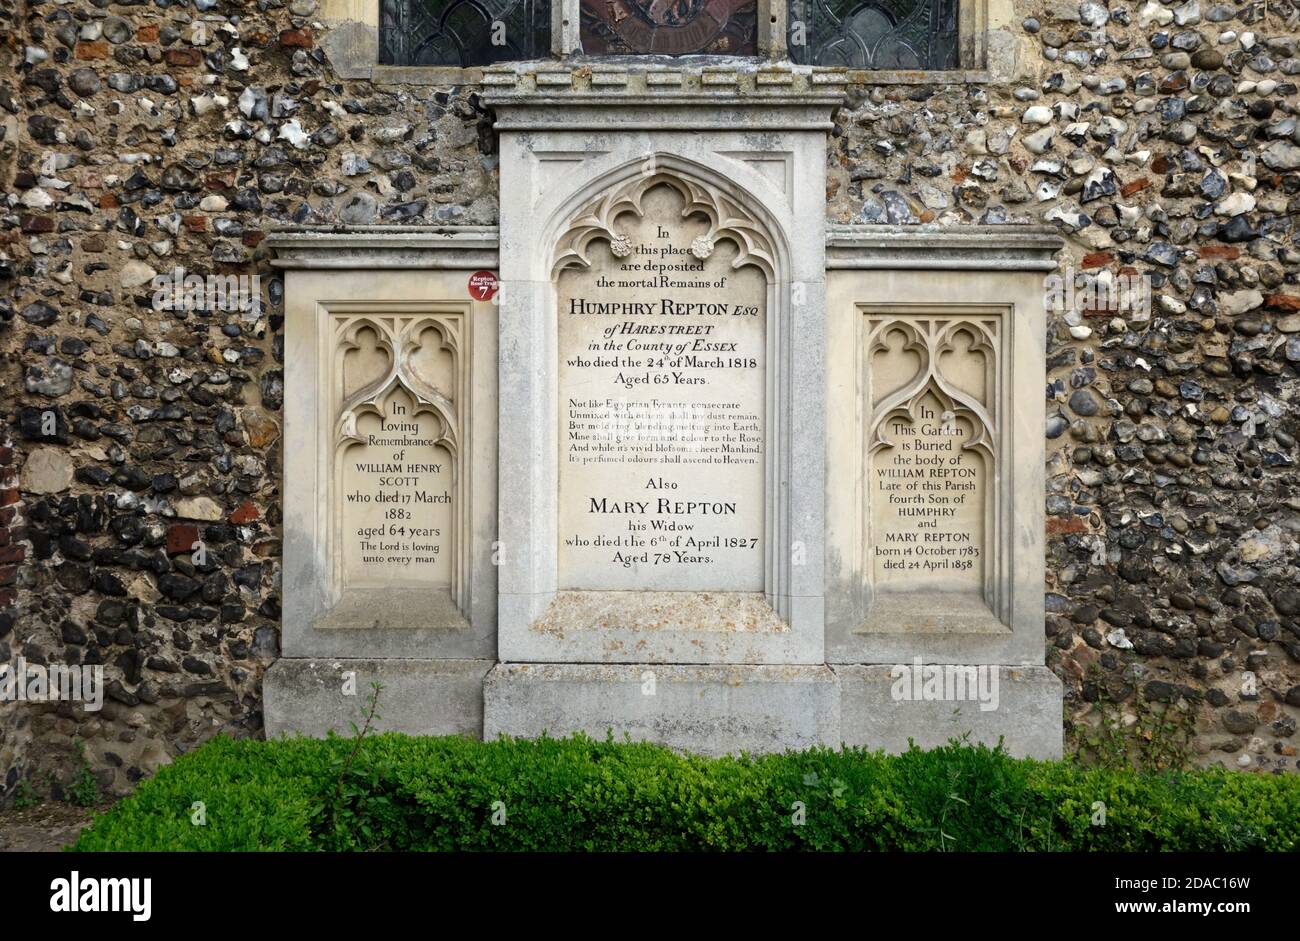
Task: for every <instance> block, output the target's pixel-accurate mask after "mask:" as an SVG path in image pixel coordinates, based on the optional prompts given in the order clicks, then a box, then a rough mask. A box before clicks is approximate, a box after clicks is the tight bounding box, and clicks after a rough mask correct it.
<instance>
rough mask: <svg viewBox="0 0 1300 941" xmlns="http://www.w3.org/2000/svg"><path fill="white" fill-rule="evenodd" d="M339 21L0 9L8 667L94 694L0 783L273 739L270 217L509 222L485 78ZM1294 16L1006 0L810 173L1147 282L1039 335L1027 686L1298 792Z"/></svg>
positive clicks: (63, 710)
mask: <svg viewBox="0 0 1300 941" xmlns="http://www.w3.org/2000/svg"><path fill="white" fill-rule="evenodd" d="M323 19H324V17H323V15H322V12H321V11H319V10H318V9H317V8H316V4H315V0H292V2H287V3H286V2H282V0H274V2H266V0H259V2H251V0H250V2H240V3H234V2H229V0H198V2H197V3H195V4H188V3H176V2H168V0H154V2H153V3H150V4H145V3H143V2H139V3H129V4H128V3H121V4H119V3H111V2H107V0H72V2H67V3H54V2H39V0H18V2H15V0H0V27H2V29H0V32H3V34H4V35H5V42H4V43H0V193H3V200H4V205H3V208H2V209H0V350H2V351H3V353H4V358H3V367H2V368H3V372H2V374H0V381H2V382H3V399H2V401H3V411H2V412H0V414H2V416H3V423H4V425H5V426H6V427H4V428H3V429H0V439H4V438H6V437H7V438H8V439H11V440H12V454H11V451H10V448H9V447H0V662H3V661H12V660H14V659H15V658H17V657H19V656H21V657H23V658H25V659H26V660H27V661H28V662H32V663H80V664H102V665H104V667H105V670H106V674H107V678H108V680H109V686H108V690H107V695H106V699H105V703H104V707H103V709H102V710H101V711H99V712H95V713H87V712H84V711H83V710H82V709H81V707H80V706H79V705H76V704H58V705H56V704H49V705H33V704H27V703H23V704H15V703H0V776H2V777H0V783H3V785H4V789H5V793H6V794H9V793H12V791H13V789H14V787H15V786H16V784H17V782H18V781H19V780H20V779H23V778H26V779H28V780H29V781H30V782H31V783H32V784H33V786H35V787H36V788H37V789H38V790H41V791H47V790H53V791H54V792H55V793H56V794H57V793H58V792H59V789H60V788H61V786H62V785H63V783H65V782H66V781H67V780H68V778H69V777H70V776H71V774H72V773H73V772H74V770H75V768H76V767H77V763H78V759H77V757H76V748H75V745H74V742H76V741H78V740H80V741H82V742H84V744H85V749H86V754H87V757H88V760H89V762H90V764H91V767H92V768H93V770H94V772H95V774H96V775H97V777H98V778H99V780H100V783H101V785H102V786H103V787H104V788H105V789H106V790H108V791H112V792H122V791H125V790H128V789H130V788H131V787H132V786H133V784H134V783H135V782H136V781H138V780H139V779H140V778H141V777H142V776H145V775H148V774H150V773H151V772H152V771H154V770H155V769H156V768H157V767H158V766H159V765H160V764H162V763H164V762H166V761H168V760H170V759H171V758H172V757H174V756H175V755H177V754H180V753H183V752H185V751H187V750H189V749H191V748H194V747H195V746H197V745H198V744H200V743H201V742H203V741H204V740H206V739H207V738H209V737H211V736H212V735H214V734H217V733H218V732H223V731H224V732H227V733H230V734H234V735H258V734H260V733H261V730H262V697H261V678H262V675H263V673H264V671H265V670H266V668H267V667H268V666H269V665H270V664H271V663H272V662H274V660H275V658H276V657H277V655H278V649H279V645H278V640H279V630H280V628H279V616H280V608H281V600H282V599H281V594H282V590H281V585H280V536H281V530H280V526H281V499H282V488H283V486H284V484H283V481H282V478H281V467H282V455H281V440H280V431H281V409H282V405H283V400H284V396H285V395H286V394H293V390H287V392H286V389H285V388H284V385H283V376H282V370H283V365H282V358H283V340H282V337H283V333H282V330H283V301H284V298H283V289H282V282H281V280H280V279H279V277H278V275H277V273H276V270H275V269H274V268H273V267H272V266H271V265H270V263H269V261H270V259H269V255H270V253H269V252H268V250H267V249H266V248H265V247H264V246H263V245H262V241H263V238H264V236H265V235H266V233H267V231H268V230H269V229H271V228H273V227H275V226H281V225H329V224H332V223H338V222H342V223H348V224H400V225H406V226H411V225H422V226H438V225H448V224H455V225H492V224H495V223H496V222H497V219H498V203H497V199H498V196H497V158H496V155H495V147H496V140H495V135H494V133H493V130H492V116H491V114H489V113H488V110H487V109H486V108H485V107H484V106H483V104H482V102H481V99H480V89H479V87H478V86H475V85H460V86H453V85H436V84H435V85H431V84H415V83H412V84H389V83H387V82H384V83H372V82H371V81H369V80H366V79H364V78H363V79H357V78H353V77H341V76H354V75H356V74H358V72H357V68H356V62H355V57H356V55H357V50H358V48H361V49H362V50H364V48H365V43H364V41H359V40H358V39H357V37H361V38H362V40H364V36H365V33H364V30H360V29H359V28H358V27H357V25H356V24H355V23H351V24H348V23H342V24H338V25H336V26H332V27H331V26H326V25H324V24H323V22H322V20H323ZM1298 26H1300V14H1298V13H1297V8H1296V6H1295V5H1294V4H1293V3H1291V2H1288V0H1274V2H1270V3H1268V4H1267V5H1266V4H1264V3H1262V2H1254V3H1245V4H1240V5H1239V4H1234V3H1226V2H1225V3H1210V2H1202V0H1188V2H1186V3H1182V4H1164V3H1160V2H1154V0H1153V2H1146V3H1143V4H1141V5H1139V4H1123V3H1112V4H1110V5H1109V6H1107V5H1106V4H1104V3H1101V2H1096V0H1088V2H1084V3H1082V4H1078V3H1072V2H1059V3H1043V2H1040V0H1024V2H1017V3H1016V4H1015V9H1014V13H1013V14H1012V15H1011V17H1010V19H1009V21H1008V23H1007V24H1005V25H1004V26H1003V27H1002V28H1001V29H1000V30H998V31H997V32H996V35H995V36H994V37H993V38H995V39H996V42H991V43H990V54H994V53H996V55H997V56H998V61H999V68H998V69H997V70H995V71H994V73H993V74H992V75H989V74H984V75H979V74H972V75H969V76H966V78H967V79H969V80H964V81H953V82H951V83H946V84H927V83H926V80H925V78H924V77H922V76H918V75H917V74H915V73H912V74H909V75H903V76H890V77H889V80H888V81H885V80H883V78H882V79H881V80H880V81H879V83H877V84H866V85H851V86H849V87H847V88H846V89H845V94H846V104H845V106H844V107H842V108H841V109H840V110H839V111H838V112H837V113H836V115H835V118H834V120H835V130H834V132H833V136H832V138H831V140H830V145H829V165H828V167H827V200H828V206H829V216H830V218H829V220H828V221H829V222H830V223H832V224H834V223H855V222H856V223H886V224H890V225H896V226H900V227H903V226H919V225H926V224H928V225H937V226H961V225H975V224H980V225H998V224H1010V223H1038V224H1043V223H1046V224H1049V225H1053V226H1055V227H1056V228H1057V230H1058V231H1059V232H1060V233H1061V234H1062V235H1063V236H1065V237H1066V240H1067V248H1066V250H1065V251H1064V252H1063V253H1062V257H1061V264H1062V267H1063V268H1072V269H1074V270H1075V271H1080V272H1086V273H1087V274H1088V275H1091V276H1094V277H1096V276H1103V277H1104V276H1107V275H1106V273H1107V272H1109V273H1110V275H1119V274H1136V275H1143V276H1148V277H1149V278H1150V279H1151V280H1150V283H1151V284H1152V286H1153V289H1154V295H1155V297H1154V302H1153V304H1152V307H1151V310H1150V312H1149V315H1143V313H1142V312H1141V311H1140V310H1139V311H1118V312H1116V311H1112V310H1103V309H1095V310H1091V311H1088V310H1085V311H1084V313H1083V315H1082V316H1075V315H1071V316H1065V315H1062V314H1051V315H1049V325H1048V345H1047V367H1048V376H1049V384H1048V388H1047V389H1046V395H1047V399H1048V401H1047V412H1048V419H1047V423H1046V427H1045V429H1044V433H1045V435H1046V437H1047V439H1048V466H1047V482H1048V486H1047V494H1046V511H1047V514H1048V523H1047V531H1048V557H1047V572H1048V576H1047V584H1046V585H1045V586H1044V590H1045V592H1046V599H1047V610H1048V612H1049V613H1048V615H1047V619H1046V623H1045V625H1044V637H1043V643H1044V644H1045V645H1046V647H1047V651H1048V664H1049V666H1051V667H1052V668H1053V669H1054V670H1055V671H1056V672H1057V673H1058V675H1059V676H1060V677H1061V679H1062V680H1063V681H1064V683H1065V686H1066V710H1067V729H1069V726H1070V724H1071V723H1088V722H1093V721H1096V714H1095V709H1094V703H1095V702H1096V701H1097V699H1098V697H1099V696H1102V695H1105V696H1106V697H1108V698H1111V699H1115V700H1118V701H1119V703H1120V710H1121V712H1122V713H1127V714H1129V715H1130V716H1131V715H1133V714H1135V710H1136V708H1137V703H1138V701H1139V699H1142V700H1147V701H1155V702H1158V703H1178V704H1181V708H1185V709H1186V710H1188V711H1190V714H1191V715H1192V717H1193V719H1194V721H1195V723H1196V728H1197V737H1196V741H1195V746H1196V748H1195V751H1196V760H1198V761H1200V762H1201V763H1206V764H1216V763H1217V764H1225V765H1229V766H1233V767H1238V766H1239V767H1249V768H1255V769H1260V770H1279V769H1287V770H1291V771H1294V770H1296V768H1297V751H1296V738H1295V732H1296V722H1297V717H1298V716H1300V588H1298V587H1297V586H1298V585H1300V565H1298V563H1297V534H1298V533H1300V470H1298V469H1297V460H1298V459H1300V451H1298V450H1297V444H1296V437H1297V435H1300V410H1298V409H1297V405H1298V400H1300V379H1298V378H1297V370H1300V284H1297V279H1298V278H1300V246H1297V244H1296V228H1297V221H1296V220H1297V212H1298V211H1300V127H1298V125H1297V110H1298V108H1300V96H1298V95H1297V82H1300V52H1298V51H1297V45H1298V44H1300V43H1298V40H1297V31H1298ZM332 37H333V38H332ZM331 55H335V56H336V57H337V58H338V59H339V60H340V62H342V61H343V60H347V61H346V62H345V63H344V64H343V66H342V67H341V70H339V69H336V65H338V64H339V63H335V62H332V61H331ZM178 267H179V268H183V269H184V271H185V273H187V274H197V275H200V276H203V275H206V274H209V273H215V274H223V275H225V274H229V275H244V276H253V275H256V276H259V277H260V278H261V285H260V287H261V293H262V297H263V302H264V303H263V306H262V308H261V310H260V311H253V312H249V311H238V310H236V311H227V310H221V309H213V310H191V311H186V310H177V311H166V310H158V309H156V305H154V304H153V303H152V302H153V295H154V287H153V283H152V282H153V279H154V277H155V276H156V275H157V274H161V273H167V272H170V271H173V270H174V269H176V268H178ZM51 414H52V415H53V416H54V417H53V420H51V419H50V418H49V416H50V415H51ZM829 485H830V486H834V482H833V481H832V482H830V484H829ZM196 543H201V544H202V545H203V547H204V548H205V550H206V551H205V552H203V553H201V554H199V555H198V556H196V555H195V552H194V547H195V544H196ZM1068 734H1069V733H1068V732H1067V735H1068Z"/></svg>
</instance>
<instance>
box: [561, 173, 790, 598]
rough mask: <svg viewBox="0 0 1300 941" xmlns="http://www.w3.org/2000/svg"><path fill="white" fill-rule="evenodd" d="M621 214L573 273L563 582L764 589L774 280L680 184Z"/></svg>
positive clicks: (564, 431)
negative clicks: (716, 228) (718, 229)
mask: <svg viewBox="0 0 1300 941" xmlns="http://www.w3.org/2000/svg"><path fill="white" fill-rule="evenodd" d="M638 210H639V211H638ZM613 223H614V224H613V225H612V226H611V230H612V232H613V233H614V234H613V237H612V238H609V237H607V238H600V239H595V240H593V241H592V242H591V243H590V244H589V245H587V246H586V251H587V260H588V261H589V262H590V264H589V265H587V266H573V267H568V268H565V269H564V270H563V271H562V272H561V274H560V276H559V278H558V282H557V292H558V296H557V301H558V303H557V306H556V311H557V316H558V318H559V323H558V331H557V335H558V358H559V363H558V370H557V377H558V396H557V405H558V412H559V414H558V416H557V418H558V422H559V429H558V430H559V434H558V435H557V439H558V445H559V454H558V465H557V466H558V477H559V520H558V523H559V532H558V541H559V544H558V547H557V561H558V587H559V588H561V589H597V590H657V591H733V592H758V591H762V590H763V587H764V552H765V549H766V547H765V545H764V507H765V502H766V492H765V474H764V469H765V461H766V437H765V434H766V432H765V429H766V389H767V382H766V363H767V352H766V350H767V279H766V277H765V275H764V273H763V271H762V270H760V269H759V268H758V267H757V266H755V265H752V264H744V263H740V264H739V265H738V260H739V259H740V257H741V248H740V247H739V246H738V245H737V244H736V243H735V242H734V241H733V240H732V239H730V238H720V239H717V240H716V242H715V239H714V237H713V236H712V235H711V232H712V231H713V225H712V221H711V220H710V218H709V217H708V215H706V214H705V213H704V212H702V211H697V210H695V209H692V208H691V207H690V206H689V205H688V203H687V199H686V196H685V195H684V194H683V193H682V192H681V191H680V190H679V189H678V188H676V187H674V186H671V185H669V184H668V183H661V184H658V185H654V186H652V187H650V188H649V189H647V190H646V191H644V192H643V193H641V194H640V196H639V202H633V203H630V204H629V205H628V206H627V208H626V209H625V210H623V211H621V212H619V213H618V214H617V215H616V216H615V217H614V219H613Z"/></svg>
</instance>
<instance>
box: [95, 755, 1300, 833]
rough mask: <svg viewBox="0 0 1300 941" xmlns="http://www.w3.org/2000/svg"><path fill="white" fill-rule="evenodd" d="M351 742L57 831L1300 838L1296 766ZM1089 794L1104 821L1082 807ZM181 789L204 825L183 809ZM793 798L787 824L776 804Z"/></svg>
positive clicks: (269, 758) (784, 806)
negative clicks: (1166, 768)
mask: <svg viewBox="0 0 1300 941" xmlns="http://www.w3.org/2000/svg"><path fill="white" fill-rule="evenodd" d="M353 748H354V742H353V741H351V740H346V739H339V738H334V739H330V740H326V741H317V740H310V739H294V740H283V741H275V742H262V741H232V740H230V739H226V738H218V739H216V740H214V741H212V742H210V743H209V744H207V745H205V746H203V747H202V748H200V749H198V750H197V751H195V752H194V753H193V754H190V755H186V756H184V757H182V758H180V759H178V760H177V761H176V762H175V763H174V764H171V765H169V766H167V767H165V768H163V769H161V770H160V771H159V772H158V774H157V775H156V776H155V777H154V778H152V779H150V780H148V781H146V782H144V783H143V784H141V786H140V787H139V789H138V790H137V791H136V792H135V793H134V794H133V795H132V796H130V797H128V798H127V799H125V800H123V801H122V802H121V803H119V804H118V805H117V806H115V807H114V808H112V809H111V810H109V811H108V812H107V813H105V814H103V815H102V816H100V817H98V818H97V819H96V820H95V822H94V824H93V825H92V826H91V827H89V828H87V829H86V830H85V831H84V832H83V833H82V835H81V838H80V839H79V840H78V842H77V844H76V846H75V847H74V848H75V849H78V850H139V851H169V850H368V849H387V850H797V849H809V850H919V851H928V850H1012V851H1015V850H1139V851H1141V850H1148V851H1149V850H1247V849H1267V850H1295V849H1296V848H1297V847H1300V777H1297V776H1293V775H1288V776H1280V775H1259V774H1244V773H1239V772H1231V771H1196V772H1183V773H1170V774H1161V775H1142V774H1137V773H1131V772H1117V771H1103V770H1093V769H1084V768H1080V767H1078V766H1077V765H1076V764H1074V763H1072V762H1068V761H1067V762H1039V761H1028V760H1018V759H1013V758H1009V757H1007V756H1006V755H1005V754H1004V753H1002V752H1000V751H998V750H990V749H988V748H985V747H982V746H980V747H969V746H965V745H960V744H957V743H954V744H952V745H950V746H948V747H945V748H940V749H936V750H934V751H921V750H920V749H912V750H911V751H909V752H906V753H905V754H902V755H893V756H890V755H884V754H882V753H879V752H875V753H873V752H867V751H862V750H854V749H848V750H844V751H831V750H825V749H814V750H811V751H806V752H791V753H787V754H783V755H765V756H756V757H728V758H704V757H700V756H696V755H680V754H677V753H674V752H672V751H670V750H668V749H666V748H661V747H658V746H654V745H645V744H632V743H617V742H613V741H605V742H598V741H593V740H591V739H589V738H585V737H582V736H578V737H575V738H571V739H541V740H539V741H512V740H508V739H502V740H500V741H496V742H488V743H483V742H474V741H470V740H467V739H463V738H411V737H408V736H404V735H396V734H386V735H378V736H374V737H371V738H368V739H366V740H365V741H364V743H363V744H362V746H361V747H360V749H359V750H358V751H357V753H356V756H355V760H352V761H349V760H348V756H349V753H350V752H352V750H353ZM1098 801H1100V802H1102V803H1104V805H1105V822H1104V824H1102V825H1097V824H1094V822H1093V817H1094V815H1095V814H1096V802H1098ZM196 802H201V803H202V805H203V808H202V812H203V814H204V815H205V817H206V822H205V823H204V824H203V825H197V824H195V823H194V822H193V819H194V817H195V815H196V813H197V810H196V807H195V804H196ZM498 802H500V803H498ZM796 802H801V805H802V808H803V810H802V813H803V822H802V824H801V825H796V824H795V823H794V822H793V818H794V817H795V816H796V814H797V813H798V808H797V806H796ZM494 812H495V813H494ZM502 814H504V822H501V816H502ZM494 815H495V816H496V818H497V822H494V820H493V818H494Z"/></svg>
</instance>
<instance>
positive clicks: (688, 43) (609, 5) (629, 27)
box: [580, 0, 758, 56]
mask: <svg viewBox="0 0 1300 941" xmlns="http://www.w3.org/2000/svg"><path fill="white" fill-rule="evenodd" d="M580 6H581V9H582V21H581V32H582V51H583V52H584V53H586V54H587V55H646V54H652V53H653V54H658V55H668V56H685V55H693V54H712V55H725V56H754V55H758V37H757V31H758V0H581V4H580Z"/></svg>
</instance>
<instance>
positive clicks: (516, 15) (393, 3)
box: [379, 0, 551, 68]
mask: <svg viewBox="0 0 1300 941" xmlns="http://www.w3.org/2000/svg"><path fill="white" fill-rule="evenodd" d="M550 51H551V5H550V4H549V3H544V2H542V0H381V3H380V5H379V61H380V62H381V63H382V64H384V65H444V66H457V67H461V68H464V67H467V66H471V65H487V64H489V63H492V62H506V61H510V60H518V59H536V58H541V57H544V56H547V55H549V54H550Z"/></svg>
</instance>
